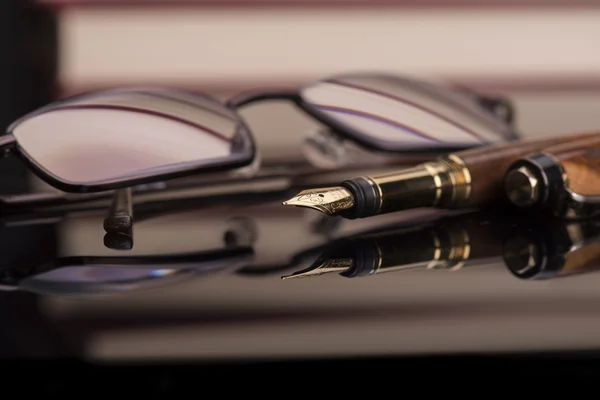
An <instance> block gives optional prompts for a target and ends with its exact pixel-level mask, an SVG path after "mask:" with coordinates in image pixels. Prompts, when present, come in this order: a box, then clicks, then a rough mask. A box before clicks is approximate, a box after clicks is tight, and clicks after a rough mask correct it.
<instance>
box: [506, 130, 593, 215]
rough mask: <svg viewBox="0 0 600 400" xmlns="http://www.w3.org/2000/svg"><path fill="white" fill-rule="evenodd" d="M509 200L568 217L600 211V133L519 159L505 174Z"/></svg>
mask: <svg viewBox="0 0 600 400" xmlns="http://www.w3.org/2000/svg"><path fill="white" fill-rule="evenodd" d="M504 185H505V191H506V194H507V197H508V198H509V200H510V201H511V202H512V203H513V204H514V205H516V206H518V207H521V208H536V209H540V210H545V211H547V212H549V213H551V214H554V215H556V216H560V217H566V218H585V217H590V216H595V215H598V214H599V213H600V134H598V133H596V134H595V135H592V136H591V137H586V138H580V139H577V140H572V141H569V142H565V143H560V144H557V145H554V146H549V147H547V148H544V149H541V150H540V151H539V152H536V153H535V154H531V155H528V156H527V157H524V158H522V159H519V160H517V161H515V162H514V163H513V164H512V165H511V166H510V167H509V168H508V171H507V173H506V177H505V183H504Z"/></svg>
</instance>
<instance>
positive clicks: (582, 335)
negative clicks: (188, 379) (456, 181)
mask: <svg viewBox="0 0 600 400" xmlns="http://www.w3.org/2000/svg"><path fill="white" fill-rule="evenodd" d="M286 195H287V191H285V192H284V193H270V194H264V195H263V196H258V197H250V198H249V197H248V196H243V195H236V196H225V197H222V198H218V199H216V200H214V201H212V202H206V203H204V204H200V205H188V204H185V203H183V202H180V201H173V202H168V201H164V202H160V203H159V204H161V205H162V206H161V207H158V208H156V207H155V208H148V209H144V208H143V207H140V208H139V210H137V212H136V222H135V225H134V230H133V234H132V235H131V236H123V237H120V238H110V237H106V234H105V232H104V230H103V229H102V220H103V218H104V217H105V215H106V210H104V209H101V208H100V209H91V210H77V211H75V212H70V213H64V212H58V213H56V212H55V213H45V214H44V213H38V214H35V213H30V214H23V215H18V216H17V217H14V218H8V217H6V218H4V222H3V225H2V228H1V230H0V236H1V237H2V240H0V245H1V246H2V254H3V257H2V267H1V268H2V269H1V275H0V284H1V289H2V293H1V295H0V296H1V297H2V301H1V304H2V306H1V308H0V309H1V310H2V311H1V312H2V316H1V318H2V320H3V324H4V326H10V327H11V329H5V330H3V331H2V335H3V336H4V337H3V340H2V341H0V344H1V346H2V353H4V354H5V355H6V356H8V357H23V356H25V357H27V356H32V357H76V358H78V359H84V360H90V361H93V362H98V363H104V362H116V361H129V360H146V361H153V360H154V361H156V360H164V359H184V360H214V359H220V360H231V359H281V358H284V359H307V358H314V357H325V358H331V357H333V358H335V357H348V356H400V355H427V354H488V353H498V352H500V353H503V352H509V353H514V352H532V351H552V352H555V351H578V350H593V349H595V348H597V347H598V346H600V339H599V337H600V323H599V322H598V321H599V319H598V318H597V317H598V316H600V303H599V302H598V300H599V299H600V295H599V294H598V293H599V291H598V287H599V285H600V274H597V273H595V272H596V271H595V270H596V269H598V268H599V267H600V220H598V221H596V220H586V221H582V222H569V223H567V222H565V221H561V220H554V219H550V218H546V217H543V216H536V215H523V214H519V213H516V212H515V211H514V210H508V209H506V210H494V211H493V212H492V211H487V210H463V211H440V210H433V209H417V210H413V211H406V212H398V213H394V214H389V215H385V216H378V217H371V218H366V219H358V220H347V219H340V218H339V217H329V216H325V215H321V214H319V215H315V213H313V212H311V211H310V210H306V209H301V208H290V207H282V206H281V200H282V199H284V198H285V196H286ZM123 243H126V245H125V246H123Z"/></svg>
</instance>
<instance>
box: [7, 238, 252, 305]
mask: <svg viewBox="0 0 600 400" xmlns="http://www.w3.org/2000/svg"><path fill="white" fill-rule="evenodd" d="M252 256H253V249H252V248H250V247H235V248H230V249H226V250H218V251H210V252H200V253H195V254H179V255H173V256H129V257H65V258H61V259H58V260H55V261H54V262H52V263H51V264H50V265H44V266H43V268H35V269H34V270H33V271H28V272H27V273H25V274H21V275H20V276H16V275H14V272H15V270H11V271H13V274H12V275H7V274H6V273H5V274H3V275H2V276H1V277H0V288H1V289H4V290H12V289H19V290H25V291H29V292H33V293H39V294H46V295H56V296H74V295H77V296H84V295H85V296H89V295H107V294H114V293H117V292H130V291H133V290H140V289H150V288H155V287H164V286H167V285H171V284H175V283H177V282H181V281H185V280H189V279H191V278H193V277H196V276H203V275H206V274H209V273H211V272H217V271H221V270H224V269H230V268H231V269H237V268H239V267H241V266H243V265H246V264H247V263H249V262H250V261H251V260H252Z"/></svg>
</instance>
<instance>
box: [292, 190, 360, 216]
mask: <svg viewBox="0 0 600 400" xmlns="http://www.w3.org/2000/svg"><path fill="white" fill-rule="evenodd" d="M283 205H284V206H298V207H307V208H312V209H313V210H317V211H321V212H322V213H324V214H327V215H333V214H335V213H337V212H339V211H342V210H347V209H349V208H352V207H354V197H353V196H352V193H350V191H349V190H348V189H346V188H343V187H341V186H340V187H329V188H320V189H310V190H303V191H301V192H300V193H298V194H297V195H296V196H294V197H292V198H291V199H289V200H287V201H284V202H283Z"/></svg>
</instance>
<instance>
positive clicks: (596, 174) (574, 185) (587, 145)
mask: <svg viewBox="0 0 600 400" xmlns="http://www.w3.org/2000/svg"><path fill="white" fill-rule="evenodd" d="M544 153H546V154H547V155H549V156H550V157H552V158H554V160H555V161H556V162H557V163H559V164H560V166H561V167H562V169H563V172H564V174H563V180H564V184H565V187H566V188H568V189H570V190H571V191H572V192H574V193H577V194H580V195H588V196H594V195H600V137H597V138H591V139H587V140H577V141H573V142H571V143H566V144H562V145H557V146H553V147H550V148H548V149H546V150H545V151H544Z"/></svg>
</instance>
